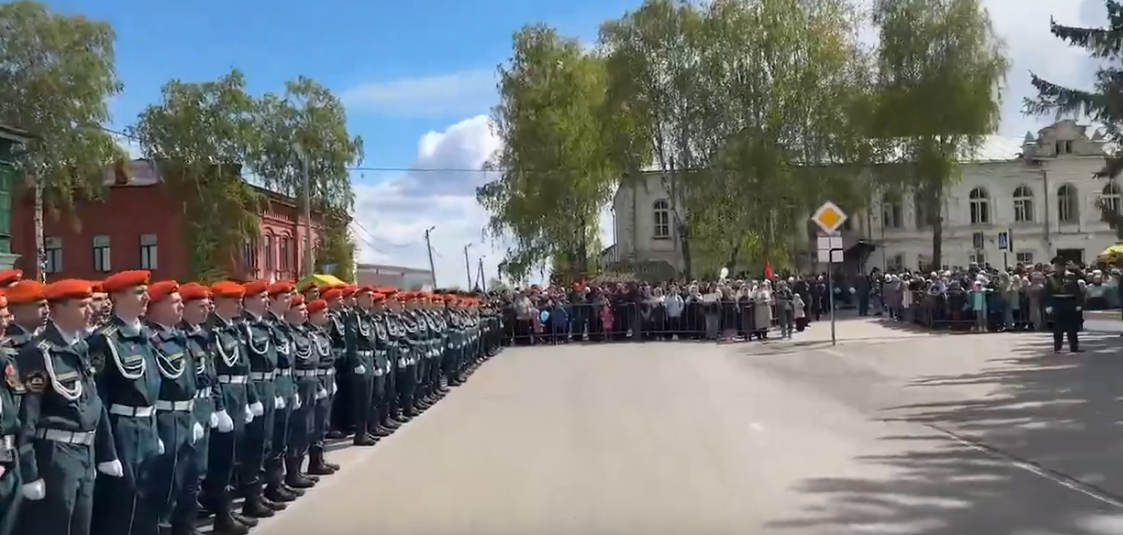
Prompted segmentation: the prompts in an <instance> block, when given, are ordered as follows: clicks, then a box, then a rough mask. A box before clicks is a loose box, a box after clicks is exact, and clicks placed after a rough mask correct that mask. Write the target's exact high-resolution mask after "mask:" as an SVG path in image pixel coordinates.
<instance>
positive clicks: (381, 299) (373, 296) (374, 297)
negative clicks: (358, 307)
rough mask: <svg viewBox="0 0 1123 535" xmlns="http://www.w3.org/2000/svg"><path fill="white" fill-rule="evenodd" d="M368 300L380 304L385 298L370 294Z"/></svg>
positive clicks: (380, 295) (378, 294)
mask: <svg viewBox="0 0 1123 535" xmlns="http://www.w3.org/2000/svg"><path fill="white" fill-rule="evenodd" d="M370 298H371V299H373V300H374V302H375V303H381V302H383V301H385V300H386V296H385V295H382V294H380V293H372V294H370Z"/></svg>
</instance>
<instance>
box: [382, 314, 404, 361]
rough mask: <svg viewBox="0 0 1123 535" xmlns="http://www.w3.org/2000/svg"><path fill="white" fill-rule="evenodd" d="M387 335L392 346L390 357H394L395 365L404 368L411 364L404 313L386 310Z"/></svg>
mask: <svg viewBox="0 0 1123 535" xmlns="http://www.w3.org/2000/svg"><path fill="white" fill-rule="evenodd" d="M384 317H385V321H386V336H387V340H388V345H389V347H390V358H393V359H394V362H393V364H394V366H396V367H397V368H399V369H404V368H405V367H406V366H409V359H410V355H409V347H408V344H407V342H406V328H405V323H404V322H403V319H402V315H401V314H399V313H397V312H386V314H385V315H384Z"/></svg>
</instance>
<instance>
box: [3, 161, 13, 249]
mask: <svg viewBox="0 0 1123 535" xmlns="http://www.w3.org/2000/svg"><path fill="white" fill-rule="evenodd" d="M11 189H12V174H11V173H9V172H7V170H6V169H4V167H3V166H2V165H0V253H5V254H7V253H11V252H12V229H11V224H12V193H11Z"/></svg>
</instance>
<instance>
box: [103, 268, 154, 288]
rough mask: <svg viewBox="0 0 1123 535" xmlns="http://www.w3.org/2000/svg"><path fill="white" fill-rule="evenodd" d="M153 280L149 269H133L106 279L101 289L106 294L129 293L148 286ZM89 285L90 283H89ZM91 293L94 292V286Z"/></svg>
mask: <svg viewBox="0 0 1123 535" xmlns="http://www.w3.org/2000/svg"><path fill="white" fill-rule="evenodd" d="M151 279H152V272H150V271H148V270H147V269H133V270H129V271H122V272H120V273H114V274H112V275H110V276H108V277H106V278H105V280H104V281H101V287H102V288H103V289H104V290H105V292H106V293H110V294H116V293H121V292H124V291H127V290H129V289H130V288H137V287H140V286H148V281H150V280H151ZM87 284H89V283H88V282H87ZM91 291H93V290H92V286H91Z"/></svg>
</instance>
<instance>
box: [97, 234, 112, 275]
mask: <svg viewBox="0 0 1123 535" xmlns="http://www.w3.org/2000/svg"><path fill="white" fill-rule="evenodd" d="M93 253H94V271H97V272H98V273H109V272H111V271H113V249H112V243H111V241H110V239H109V236H105V235H101V236H94V238H93Z"/></svg>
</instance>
